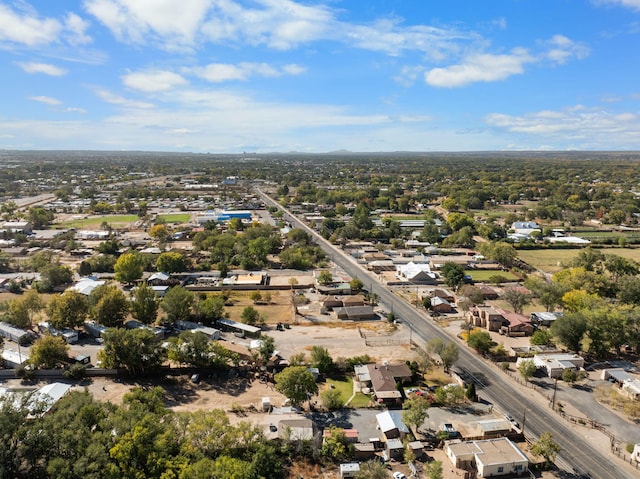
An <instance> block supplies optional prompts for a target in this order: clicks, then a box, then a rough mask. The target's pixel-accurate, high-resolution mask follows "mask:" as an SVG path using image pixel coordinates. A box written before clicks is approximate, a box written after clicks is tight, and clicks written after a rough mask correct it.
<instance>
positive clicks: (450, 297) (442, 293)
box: [433, 288, 456, 303]
mask: <svg viewBox="0 0 640 479" xmlns="http://www.w3.org/2000/svg"><path fill="white" fill-rule="evenodd" d="M433 296H436V297H438V298H442V299H446V300H447V301H449V302H450V303H453V302H454V301H455V300H456V297H455V295H454V294H453V293H452V292H451V291H449V290H448V289H442V288H436V289H434V290H433Z"/></svg>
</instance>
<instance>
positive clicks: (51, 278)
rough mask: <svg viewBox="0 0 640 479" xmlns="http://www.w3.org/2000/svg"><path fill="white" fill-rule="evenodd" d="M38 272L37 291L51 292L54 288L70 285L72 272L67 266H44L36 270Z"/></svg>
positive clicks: (51, 264)
mask: <svg viewBox="0 0 640 479" xmlns="http://www.w3.org/2000/svg"><path fill="white" fill-rule="evenodd" d="M38 271H39V272H40V282H39V285H38V288H39V290H41V291H43V292H52V291H53V290H54V288H56V287H58V286H63V285H65V284H69V283H71V281H72V280H73V271H71V268H69V267H68V266H62V265H59V264H56V263H50V264H46V265H44V266H42V267H40V268H39V269H38Z"/></svg>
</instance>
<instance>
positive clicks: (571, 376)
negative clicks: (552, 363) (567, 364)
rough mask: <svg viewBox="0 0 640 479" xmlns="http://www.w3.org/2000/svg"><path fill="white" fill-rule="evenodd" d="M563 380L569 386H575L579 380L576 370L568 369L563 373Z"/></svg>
mask: <svg viewBox="0 0 640 479" xmlns="http://www.w3.org/2000/svg"><path fill="white" fill-rule="evenodd" d="M562 380H563V381H564V382H565V383H567V384H573V383H575V382H576V381H577V380H578V373H577V372H576V370H575V369H572V368H566V369H565V370H564V371H562Z"/></svg>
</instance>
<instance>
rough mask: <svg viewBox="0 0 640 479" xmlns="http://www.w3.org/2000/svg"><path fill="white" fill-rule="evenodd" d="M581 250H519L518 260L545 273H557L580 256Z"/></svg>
mask: <svg viewBox="0 0 640 479" xmlns="http://www.w3.org/2000/svg"><path fill="white" fill-rule="evenodd" d="M579 252H580V250H579V249H529V250H518V258H520V259H521V260H522V261H525V262H527V263H529V264H530V265H531V266H533V267H534V268H536V269H539V270H542V271H544V272H545V273H556V272H558V271H560V270H561V269H562V263H564V262H568V261H571V260H572V259H573V258H575V257H576V256H578V253H579Z"/></svg>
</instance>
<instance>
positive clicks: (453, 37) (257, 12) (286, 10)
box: [84, 0, 481, 59]
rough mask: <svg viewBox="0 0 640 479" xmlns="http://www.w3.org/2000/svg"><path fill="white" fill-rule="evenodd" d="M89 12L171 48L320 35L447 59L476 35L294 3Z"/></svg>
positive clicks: (127, 3) (126, 37) (89, 4)
mask: <svg viewBox="0 0 640 479" xmlns="http://www.w3.org/2000/svg"><path fill="white" fill-rule="evenodd" d="M84 6H85V9H86V10H87V11H88V12H89V13H90V14H91V15H93V16H94V17H95V18H96V19H97V20H98V21H99V22H100V23H102V24H103V25H105V26H106V27H107V28H108V29H109V30H110V31H111V32H112V33H113V35H114V36H115V37H116V38H117V39H118V40H120V41H123V42H130V43H135V44H148V43H158V44H160V45H161V46H162V47H163V48H165V49H177V48H181V47H182V48H197V47H198V46H199V45H201V44H202V42H205V41H208V42H212V43H225V44H229V43H231V44H239V45H254V46H256V45H266V46H268V47H270V48H273V49H277V50H287V49H291V48H294V47H297V46H299V45H302V44H306V43H310V42H313V41H317V40H330V41H335V42H340V43H343V44H345V45H347V46H349V47H350V48H353V47H355V48H360V49H365V50H372V51H377V52H382V53H386V54H389V55H399V54H401V53H402V52H404V51H420V52H422V53H423V54H424V55H426V56H428V57H429V58H432V59H444V58H445V57H446V56H448V54H450V53H451V52H455V51H458V49H459V48H460V47H459V45H458V42H461V41H462V42H468V41H479V40H481V38H480V37H479V36H478V35H476V34H473V33H463V32H460V31H457V30H455V29H451V30H449V29H446V28H436V27H431V26H427V25H414V26H408V27H406V26H403V25H402V24H401V22H402V19H400V18H384V19H380V20H377V21H375V22H373V23H371V24H353V23H347V22H341V21H339V20H338V18H337V15H338V14H339V10H333V9H331V8H330V7H329V6H326V5H305V4H302V3H299V2H295V1H291V0H255V1H253V2H251V6H247V5H245V4H243V3H242V2H239V1H234V0H184V1H181V2H180V3H179V4H177V3H176V2H175V1H174V0H85V1H84Z"/></svg>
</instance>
